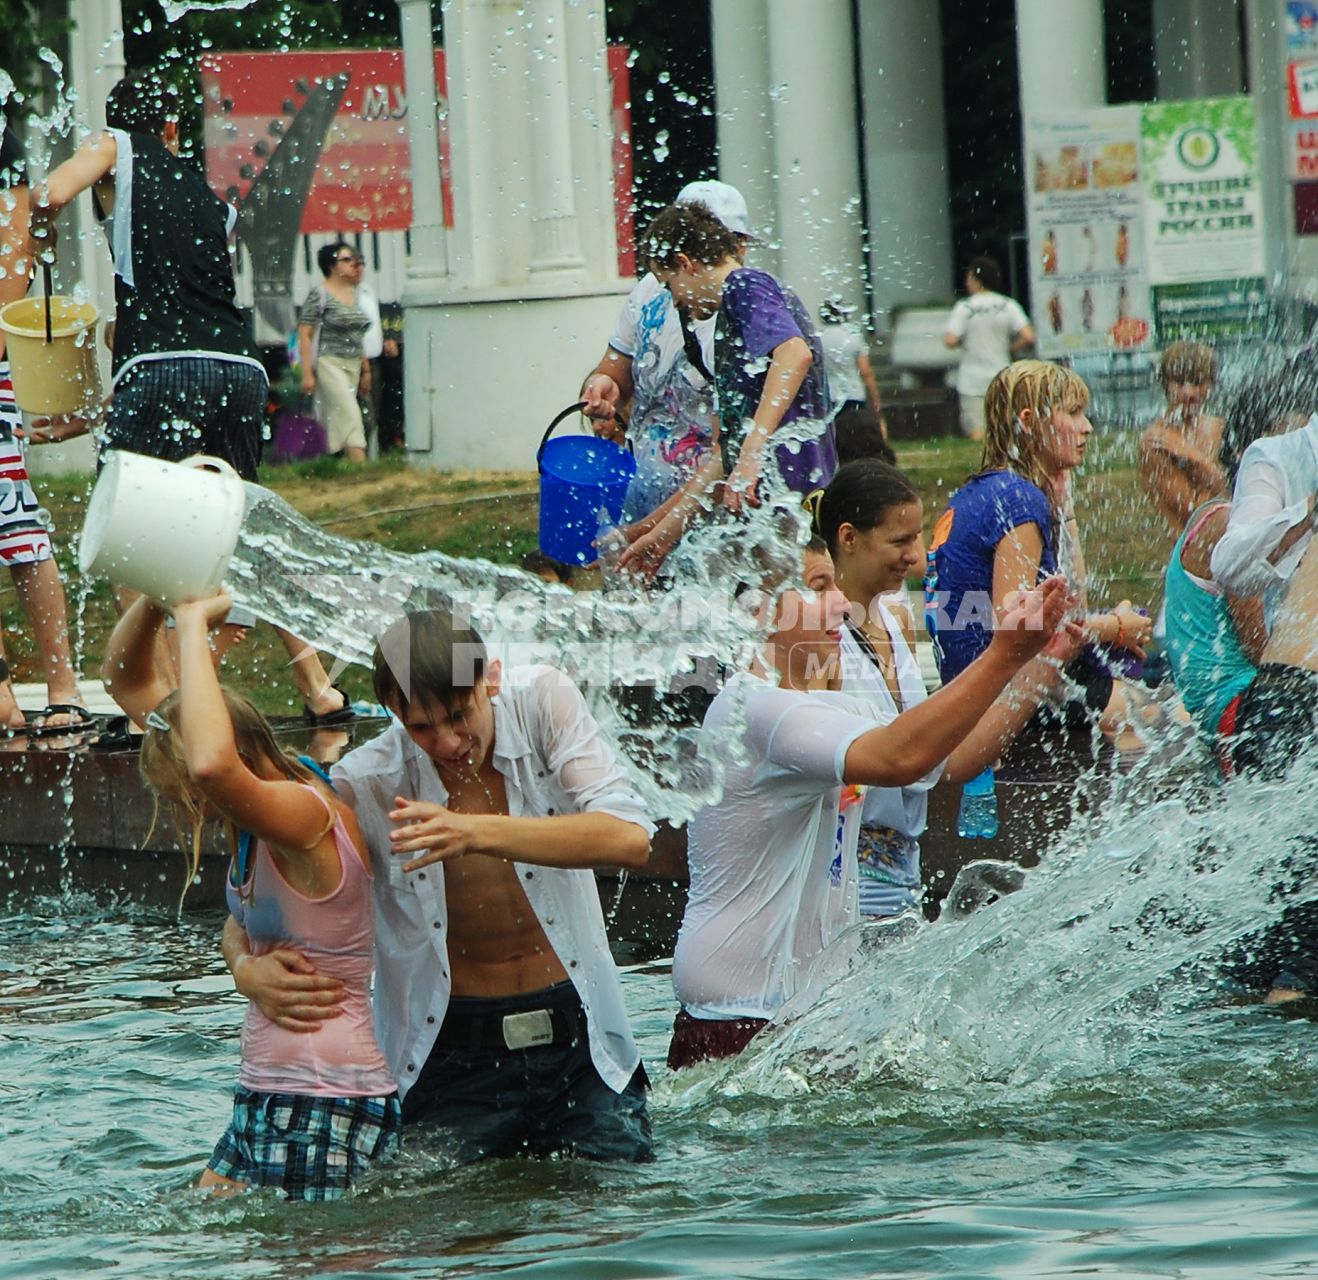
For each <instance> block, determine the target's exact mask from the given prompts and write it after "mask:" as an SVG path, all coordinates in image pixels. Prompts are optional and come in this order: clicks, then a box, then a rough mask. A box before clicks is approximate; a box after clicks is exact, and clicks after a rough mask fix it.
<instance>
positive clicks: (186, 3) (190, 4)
mask: <svg viewBox="0 0 1318 1280" xmlns="http://www.w3.org/2000/svg"><path fill="white" fill-rule="evenodd" d="M255 3H256V0H160V7H161V8H162V9H163V10H164V11H165V21H166V22H177V21H178V20H179V19H180V18H182V17H185V16H186V15H187V14H189V13H220V12H229V13H237V12H238V11H240V10H242V9H250V8H251V7H252V6H253V5H254V4H255Z"/></svg>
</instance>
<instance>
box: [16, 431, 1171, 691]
mask: <svg viewBox="0 0 1318 1280" xmlns="http://www.w3.org/2000/svg"><path fill="white" fill-rule="evenodd" d="M897 454H898V461H899V463H900V464H901V466H902V467H903V469H904V470H905V471H906V472H907V473H908V474H909V475H910V477H911V479H912V480H913V481H914V482H915V484H916V487H917V488H918V489H919V490H920V493H921V496H922V499H923V502H924V514H925V525H926V529H928V528H929V527H930V526H932V524H933V522H934V521H935V520H936V519H937V518H938V516H939V514H940V513H941V512H942V510H943V508H944V507H945V506H946V503H947V498H948V496H949V495H950V494H951V492H952V491H953V490H954V489H955V488H956V487H957V486H958V485H960V484H961V483H963V482H964V480H965V479H966V477H967V476H968V475H970V474H971V473H972V472H973V471H975V469H976V468H977V467H978V465H979V446H978V445H975V444H972V443H971V442H970V441H967V440H963V439H960V438H949V439H937V440H926V441H918V442H900V444H899V446H898V449H897ZM262 482H263V483H264V484H266V485H268V486H269V487H270V488H272V489H274V490H275V491H276V492H277V493H279V494H280V495H281V496H282V497H283V498H285V499H286V500H287V501H288V502H290V503H291V504H292V505H293V506H294V507H296V508H297V509H298V510H299V511H301V512H302V513H303V514H304V515H306V516H307V517H308V518H309V519H311V520H313V521H316V522H318V523H322V524H324V525H326V526H327V527H329V528H330V529H332V530H333V532H335V533H336V534H340V535H342V536H346V537H353V538H363V539H368V540H372V541H375V542H378V543H380V544H382V545H384V546H387V547H389V548H391V549H393V550H396V551H401V552H419V551H428V550H438V551H442V552H445V553H446V554H449V555H456V556H479V557H483V558H485V559H488V560H493V561H496V562H498V563H506V564H515V563H517V562H518V561H519V560H520V559H521V557H522V555H523V554H525V553H526V552H527V551H530V550H532V549H534V547H535V546H536V523H537V520H538V515H539V506H538V500H537V493H538V489H537V483H536V477H535V475H534V474H533V473H530V472H527V473H513V474H509V473H470V472H467V473H458V474H448V473H444V472H437V471H431V470H427V469H424V468H420V467H414V466H409V465H408V464H407V462H406V461H405V460H404V459H403V458H401V457H398V456H393V457H389V458H385V459H381V460H379V461H376V462H368V463H365V464H360V465H354V464H352V463H347V462H344V461H342V460H340V459H334V458H317V459H314V460H313V461H310V462H301V463H295V464H292V465H288V466H280V467H268V468H265V469H264V470H263V471H262ZM37 488H38V493H39V496H40V499H41V502H42V504H43V505H44V506H45V507H46V508H47V509H48V510H49V511H50V512H51V514H52V516H53V517H54V520H55V529H56V537H55V541H56V554H57V559H58V562H59V566H60V570H61V572H62V573H63V575H64V580H65V584H66V585H65V590H66V595H67V597H68V602H69V612H70V616H71V618H72V619H73V620H74V633H75V649H76V653H77V655H78V657H79V662H80V669H81V671H82V672H83V674H84V676H94V675H95V674H96V673H97V671H98V669H99V664H100V655H101V653H102V652H103V650H104V646H105V642H106V639H107V638H108V636H109V633H110V629H111V627H112V626H113V625H114V612H113V608H112V605H111V601H110V594H109V590H108V588H107V587H106V586H105V584H104V583H100V582H98V583H94V584H87V583H84V582H82V581H81V580H80V577H79V574H78V571H77V567H76V564H75V563H74V558H73V550H72V539H73V536H74V535H75V534H76V532H77V531H78V530H79V529H80V528H81V526H82V520H83V513H84V511H85V508H86V502H87V497H88V494H89V493H90V492H91V477H90V476H85V477H84V476H60V477H42V478H40V479H39V480H38V482H37ZM509 494H511V495H513V496H498V495H509ZM490 497H493V500H490V501H477V500H476V499H485V498H490ZM1076 511H1077V514H1078V516H1079V519H1080V529H1081V534H1082V537H1083V540H1084V547H1085V555H1086V560H1087V563H1088V568H1089V574H1090V604H1091V607H1103V606H1105V605H1110V604H1114V603H1115V602H1116V601H1118V600H1120V599H1123V598H1126V597H1129V598H1130V599H1132V600H1133V601H1134V602H1135V603H1136V604H1142V605H1145V606H1146V607H1147V608H1149V609H1150V611H1152V610H1153V609H1154V608H1156V606H1157V604H1158V601H1159V599H1160V597H1161V576H1162V566H1163V564H1164V563H1165V561H1166V556H1167V553H1168V551H1169V550H1170V547H1171V538H1170V537H1169V536H1168V535H1167V534H1166V533H1165V531H1164V530H1163V528H1162V525H1161V522H1160V521H1159V519H1158V518H1157V516H1156V515H1155V514H1154V513H1153V511H1152V508H1151V507H1150V506H1149V504H1148V502H1147V501H1146V500H1145V498H1144V496H1143V494H1142V493H1141V492H1140V490H1139V487H1138V485H1137V483H1136V480H1135V472H1134V437H1133V436H1131V435H1127V436H1122V435H1118V434H1115V433H1112V434H1104V435H1101V436H1095V437H1094V440H1093V443H1092V445H1091V447H1090V456H1089V459H1088V461H1087V463H1086V467H1085V470H1084V472H1083V473H1082V474H1081V476H1080V477H1079V479H1078V481H1077V485H1076ZM589 580H590V579H589V577H587V578H586V579H584V580H583V581H584V582H586V583H588V582H589ZM0 617H2V618H3V626H4V644H5V650H6V652H7V654H8V657H9V660H10V662H11V664H12V665H13V667H14V671H15V674H16V678H17V679H18V680H20V681H30V680H37V679H39V678H40V673H39V670H38V667H37V662H36V654H35V652H34V650H33V646H32V641H31V636H30V633H29V631H28V628H27V622H26V618H25V617H24V616H23V613H22V611H21V609H20V608H19V606H18V600H17V595H16V593H15V591H14V589H13V586H12V583H11V582H10V580H9V577H8V575H0ZM285 664H286V658H285V655H284V650H283V647H282V646H281V645H280V644H279V643H278V641H277V640H276V639H275V638H274V636H273V634H272V633H271V632H270V629H269V628H268V627H258V628H257V629H256V630H255V631H254V632H253V633H252V635H251V636H250V637H249V638H248V640H247V642H246V643H245V644H243V645H240V646H239V647H238V648H237V649H235V650H234V651H233V653H232V655H231V656H230V658H229V659H227V660H226V664H225V678H226V680H229V681H231V682H232V683H234V684H235V685H236V686H238V687H240V688H243V689H245V690H248V691H249V692H251V693H252V694H253V696H254V697H255V699H256V701H257V702H258V704H259V705H260V706H261V708H262V710H264V711H266V712H267V713H269V714H292V713H296V712H297V711H299V710H300V707H301V704H300V701H299V699H298V697H297V694H296V691H295V690H294V687H293V685H292V682H291V681H290V680H289V679H288V674H287V671H286V669H285ZM342 683H343V684H344V685H345V687H346V688H347V689H348V691H349V692H350V693H351V694H352V695H353V696H354V697H357V698H368V697H369V696H370V689H369V676H368V675H367V673H366V672H364V671H361V670H359V669H351V670H349V671H348V672H347V673H345V676H344V678H343V680H342Z"/></svg>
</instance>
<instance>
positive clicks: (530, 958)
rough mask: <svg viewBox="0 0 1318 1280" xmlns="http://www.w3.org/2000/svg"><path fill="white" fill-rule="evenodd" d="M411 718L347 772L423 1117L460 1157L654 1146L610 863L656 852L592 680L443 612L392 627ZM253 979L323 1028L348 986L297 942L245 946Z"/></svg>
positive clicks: (245, 970) (230, 930)
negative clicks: (312, 961) (594, 709)
mask: <svg viewBox="0 0 1318 1280" xmlns="http://www.w3.org/2000/svg"><path fill="white" fill-rule="evenodd" d="M375 693H376V697H377V698H378V700H379V701H380V702H382V703H383V704H384V705H385V706H387V707H388V708H389V709H390V710H391V711H392V712H393V713H394V714H395V715H396V716H397V717H398V720H397V722H396V723H394V724H391V725H390V727H389V728H388V729H387V730H386V731H385V732H384V733H383V734H382V735H381V736H380V737H379V738H377V739H375V740H374V741H373V742H370V743H367V744H366V745H365V746H362V747H359V748H357V750H355V751H353V752H350V753H349V754H348V755H347V756H346V757H345V758H344V759H343V760H342V761H341V762H340V763H339V764H338V765H337V766H336V767H335V769H334V771H333V778H334V785H335V788H336V789H337V791H338V792H339V794H340V795H341V796H343V798H344V799H346V800H348V801H349V802H350V803H351V804H352V805H353V806H354V809H355V811H356V813H357V818H358V823H359V825H360V827H361V830H362V834H363V836H364V838H365V840H366V843H367V845H368V847H369V848H370V851H371V856H372V860H373V862H374V868H375V901H376V946H377V952H378V955H377V961H376V995H375V1011H376V1013H375V1016H376V1031H377V1035H378V1037H379V1040H380V1044H381V1047H382V1048H383V1050H384V1054H385V1057H386V1059H387V1060H388V1062H389V1065H390V1067H391V1068H392V1070H393V1072H394V1075H395V1077H396V1079H397V1081H398V1089H399V1093H400V1095H401V1096H402V1099H403V1119H404V1123H415V1122H422V1123H425V1124H427V1125H433V1126H436V1127H437V1128H438V1129H439V1130H440V1131H441V1132H442V1133H443V1134H444V1136H445V1137H446V1138H447V1139H449V1141H450V1142H451V1145H452V1149H453V1152H454V1154H455V1155H456V1156H457V1158H458V1159H460V1160H476V1159H483V1158H487V1157H493V1156H509V1155H516V1154H526V1155H536V1156H542V1155H550V1154H555V1153H563V1154H568V1155H575V1156H581V1157H585V1158H588V1159H599V1160H642V1159H645V1158H647V1157H648V1156H649V1155H650V1151H651V1140H650V1121H649V1117H648V1115H647V1113H646V1108H645V1090H646V1088H647V1084H648V1082H647V1080H646V1076H645V1071H644V1068H643V1067H642V1066H641V1062H640V1054H639V1052H638V1051H637V1048H636V1044H635V1042H634V1040H633V1039H632V1034H631V1029H630V1026H629V1025H628V1020H627V1013H626V1009H625V1007H624V1005H623V999H622V989H621V985H620V983H619V980H618V974H617V970H616V968H615V966H614V964H613V960H612V957H611V955H610V953H609V947H608V939H607V937H606V936H605V932H604V919H603V914H602V911H601V909H600V902H599V893H598V890H597V889H596V885H595V877H594V873H593V870H592V868H594V867H596V866H618V867H628V868H637V867H641V866H644V864H645V862H646V860H647V858H648V857H649V848H650V836H651V835H652V834H653V830H654V828H653V826H652V824H651V823H650V821H649V819H648V817H647V816H646V812H645V809H644V806H643V803H642V801H641V799H640V797H639V796H638V795H637V794H636V793H635V791H634V790H632V788H631V787H630V785H629V784H628V783H627V781H626V779H625V777H624V775H623V773H622V770H621V768H620V767H619V765H618V762H617V759H616V757H615V756H614V754H613V751H612V749H611V747H610V746H609V745H608V743H607V742H606V741H605V739H604V737H603V735H602V734H601V732H600V730H599V727H598V725H597V724H596V723H595V721H594V719H593V718H592V717H591V715H590V712H589V711H588V710H587V708H586V705H585V702H584V700H583V699H582V697H581V694H580V693H579V692H578V691H577V689H576V688H575V686H573V685H572V683H571V682H570V681H569V680H568V679H567V677H566V676H564V675H563V674H562V673H561V672H559V671H557V670H555V669H554V668H552V667H544V666H539V667H522V668H514V669H510V670H508V671H506V672H505V671H503V670H501V665H500V663H499V662H498V661H497V660H496V661H490V660H489V659H488V658H487V656H486V652H485V647H484V645H483V643H482V642H481V640H480V637H479V636H477V635H476V634H475V632H473V631H471V630H470V629H468V628H466V627H461V626H457V625H455V624H454V621H453V618H452V615H451V614H449V613H447V612H445V611H439V610H430V611H424V612H420V613H413V614H408V615H407V616H405V617H404V618H403V619H401V620H400V621H399V622H397V623H395V624H394V625H393V626H392V627H391V628H390V629H389V630H388V631H386V632H385V633H384V635H382V636H381V637H380V642H379V644H378V645H377V648H376V654H375ZM245 949H246V948H245V939H244V938H243V936H242V934H241V931H240V930H238V929H237V928H236V926H234V925H233V922H232V921H230V923H229V925H227V926H226V930H225V954H226V957H227V958H229V960H230V963H231V966H232V967H233V968H234V980H235V983H236V985H237V986H238V988H239V990H240V991H242V992H243V994H245V995H248V996H249V998H251V999H253V1000H255V1001H256V1002H257V1003H258V1004H259V1005H260V1006H261V1008H262V1009H263V1010H264V1011H265V1013H266V1014H267V1016H269V1017H272V1018H274V1020H275V1021H277V1022H279V1023H280V1024H281V1025H283V1026H286V1027H293V1028H295V1029H302V1030H306V1031H307V1032H308V1033H309V1034H313V1035H314V1034H315V1028H316V1027H317V1026H318V1025H320V1022H321V1021H323V1020H324V1019H325V1018H326V1017H332V1016H334V1012H335V1001H336V990H335V986H334V984H333V983H332V982H331V981H329V980H327V979H325V978H323V977H321V976H320V975H318V974H316V973H315V972H314V971H312V970H311V969H310V966H309V965H307V964H306V962H305V961H303V960H302V958H301V957H299V956H298V955H297V953H295V952H289V951H284V952H275V953H272V955H274V956H275V957H277V958H276V959H275V960H273V961H272V960H271V959H270V957H260V958H252V957H247V958H244V952H245Z"/></svg>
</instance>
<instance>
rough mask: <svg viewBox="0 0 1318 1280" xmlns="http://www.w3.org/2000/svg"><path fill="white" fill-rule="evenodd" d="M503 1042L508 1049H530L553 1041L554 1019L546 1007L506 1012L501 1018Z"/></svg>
mask: <svg viewBox="0 0 1318 1280" xmlns="http://www.w3.org/2000/svg"><path fill="white" fill-rule="evenodd" d="M503 1042H504V1044H506V1045H507V1046H508V1047H509V1048H510V1049H532V1048H534V1047H535V1046H536V1045H540V1044H553V1043H554V1019H553V1018H552V1017H551V1016H550V1013H549V1010H548V1009H532V1010H531V1011H530V1012H529V1013H508V1014H505V1015H504V1019H503Z"/></svg>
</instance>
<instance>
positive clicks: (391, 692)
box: [371, 607, 489, 716]
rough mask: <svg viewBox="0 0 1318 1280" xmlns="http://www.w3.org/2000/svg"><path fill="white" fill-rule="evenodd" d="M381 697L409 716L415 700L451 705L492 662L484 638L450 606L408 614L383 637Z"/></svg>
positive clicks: (379, 647)
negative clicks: (460, 621)
mask: <svg viewBox="0 0 1318 1280" xmlns="http://www.w3.org/2000/svg"><path fill="white" fill-rule="evenodd" d="M371 662H372V667H373V669H374V687H375V697H376V701H378V702H381V703H383V704H384V705H385V706H386V707H388V708H389V709H390V710H391V711H393V712H396V713H397V714H398V715H399V716H406V715H407V709H408V707H409V706H410V705H411V704H412V702H413V701H414V700H417V699H420V700H422V701H424V702H437V703H439V705H440V706H442V707H447V708H449V709H452V708H453V707H454V706H455V705H457V704H459V703H461V702H465V701H466V699H467V697H468V695H469V694H470V693H471V691H472V690H473V689H475V687H476V686H477V685H478V684H479V683H480V682H481V680H482V679H483V678H484V676H485V670H486V667H487V666H488V664H489V656H488V654H487V653H486V650H485V642H484V641H483V640H482V639H481V638H480V636H479V635H477V634H476V632H475V631H474V630H472V628H471V627H468V626H465V625H462V624H461V623H459V622H458V620H457V618H456V617H455V616H454V613H453V610H452V609H451V608H448V607H444V608H438V609H419V610H415V611H411V612H408V613H405V614H404V615H403V616H402V617H401V618H399V619H398V621H397V622H395V623H393V624H392V625H391V626H390V627H389V628H388V629H387V630H385V631H384V632H383V633H382V634H381V635H380V637H379V640H378V641H377V643H376V646H375V653H374V655H373V657H372V659H371Z"/></svg>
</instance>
